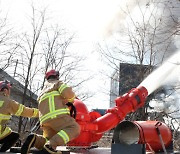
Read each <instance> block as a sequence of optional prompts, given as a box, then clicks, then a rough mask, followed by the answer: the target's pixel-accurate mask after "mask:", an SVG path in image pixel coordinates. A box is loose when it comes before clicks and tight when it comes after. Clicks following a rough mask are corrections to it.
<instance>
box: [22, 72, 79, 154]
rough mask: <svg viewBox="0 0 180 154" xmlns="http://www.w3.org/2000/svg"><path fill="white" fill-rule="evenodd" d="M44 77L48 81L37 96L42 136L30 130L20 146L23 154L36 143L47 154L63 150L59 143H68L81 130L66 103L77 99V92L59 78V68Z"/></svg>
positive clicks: (35, 145)
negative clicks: (58, 147) (57, 148)
mask: <svg viewBox="0 0 180 154" xmlns="http://www.w3.org/2000/svg"><path fill="white" fill-rule="evenodd" d="M45 78H46V79H47V81H46V82H45V85H44V88H43V90H42V92H41V94H40V96H39V98H38V101H39V112H40V125H41V128H42V130H43V136H41V135H37V134H30V135H29V136H28V137H27V139H26V141H25V143H24V144H23V146H22V148H21V153H22V154H27V153H28V151H29V149H30V148H31V147H33V146H34V147H36V148H37V149H39V150H41V151H42V152H43V153H44V154H45V153H61V152H60V151H59V152H58V151H57V150H56V147H57V146H62V145H65V144H66V143H67V142H69V141H71V140H72V139H74V138H76V137H77V136H78V135H79V133H80V126H79V125H78V123H77V122H76V121H75V119H74V118H72V117H71V116H70V111H69V108H68V106H67V105H66V104H67V103H68V102H71V103H73V101H74V98H75V94H74V92H73V91H72V88H71V87H69V86H67V84H65V83H63V82H62V81H59V72H58V71H55V70H50V71H48V72H47V73H46V75H45Z"/></svg>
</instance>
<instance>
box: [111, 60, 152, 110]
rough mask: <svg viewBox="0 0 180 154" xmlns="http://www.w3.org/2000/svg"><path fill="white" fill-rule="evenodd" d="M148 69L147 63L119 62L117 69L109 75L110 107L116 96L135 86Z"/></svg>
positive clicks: (147, 72) (146, 73)
mask: <svg viewBox="0 0 180 154" xmlns="http://www.w3.org/2000/svg"><path fill="white" fill-rule="evenodd" d="M150 69H151V67H150V66H148V65H139V64H128V63H120V66H119V70H118V71H116V72H114V74H113V75H112V77H111V88H110V107H113V106H115V104H114V100H115V99H116V97H118V96H121V95H123V94H125V93H126V92H128V91H129V90H131V89H132V88H136V87H137V86H138V85H139V84H140V83H141V82H142V80H143V79H144V78H145V77H146V76H147V75H148V74H149V72H150Z"/></svg>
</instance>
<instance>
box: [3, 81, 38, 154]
mask: <svg viewBox="0 0 180 154" xmlns="http://www.w3.org/2000/svg"><path fill="white" fill-rule="evenodd" d="M11 86H12V85H11V83H10V82H9V81H7V80H4V81H0V144H1V148H0V152H5V151H7V150H8V149H10V148H11V147H12V146H13V145H14V144H15V143H16V141H17V140H18V139H19V134H18V133H17V132H14V131H12V130H11V128H9V127H7V126H6V125H7V122H8V121H9V120H10V118H11V115H15V116H23V117H39V110H38V109H36V108H29V107H25V106H24V105H22V104H19V103H18V102H16V101H14V100H12V99H10V98H9V96H10V89H11Z"/></svg>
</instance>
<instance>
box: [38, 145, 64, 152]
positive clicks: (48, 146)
mask: <svg viewBox="0 0 180 154" xmlns="http://www.w3.org/2000/svg"><path fill="white" fill-rule="evenodd" d="M41 152H43V154H62V152H61V151H57V150H54V149H53V148H52V147H51V146H50V145H48V144H45V145H44V147H43V149H42V150H41Z"/></svg>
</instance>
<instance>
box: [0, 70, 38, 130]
mask: <svg viewBox="0 0 180 154" xmlns="http://www.w3.org/2000/svg"><path fill="white" fill-rule="evenodd" d="M4 79H7V80H9V81H11V83H12V84H13V85H12V88H11V96H10V98H12V99H14V100H15V101H17V102H19V103H22V99H23V93H24V86H23V85H22V84H21V83H20V82H19V81H17V80H15V79H14V78H13V77H11V76H10V75H9V74H8V73H6V72H5V71H3V70H2V69H0V81H2V80H4ZM24 104H25V105H26V106H28V107H37V106H38V103H37V95H36V94H34V93H33V92H32V91H30V90H29V89H27V92H26V96H25V103H24ZM36 121H37V118H32V119H28V118H23V124H22V125H23V126H22V129H27V130H28V129H30V128H31V127H32V126H33V125H34V123H35V122H36ZM18 124H19V117H16V116H12V119H11V121H10V123H9V124H8V125H10V127H11V129H12V130H15V131H17V130H18Z"/></svg>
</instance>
